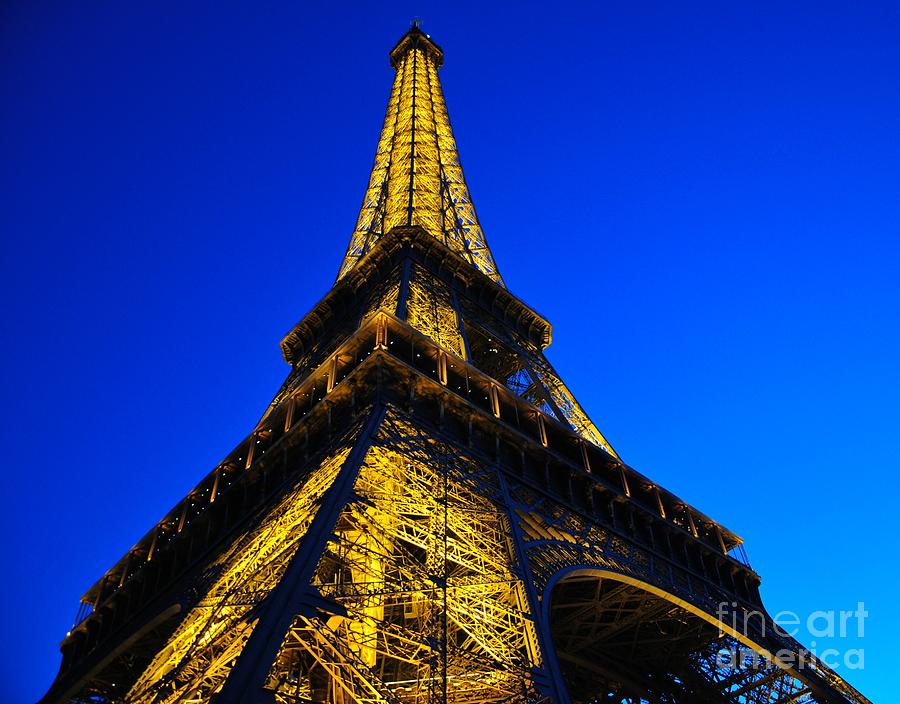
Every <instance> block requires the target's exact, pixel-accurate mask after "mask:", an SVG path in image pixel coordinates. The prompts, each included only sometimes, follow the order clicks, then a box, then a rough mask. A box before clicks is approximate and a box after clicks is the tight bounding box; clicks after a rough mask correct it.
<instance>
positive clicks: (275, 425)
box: [43, 27, 867, 704]
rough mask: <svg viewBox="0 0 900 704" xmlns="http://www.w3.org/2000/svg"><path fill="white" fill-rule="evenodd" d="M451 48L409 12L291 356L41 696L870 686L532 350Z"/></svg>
mask: <svg viewBox="0 0 900 704" xmlns="http://www.w3.org/2000/svg"><path fill="white" fill-rule="evenodd" d="M442 61H443V53H442V52H441V50H440V49H439V48H438V47H437V45H435V44H434V43H433V42H432V41H431V40H430V39H429V38H428V37H426V36H425V35H424V34H422V32H421V31H420V30H419V29H418V28H417V27H413V29H411V30H410V31H409V32H408V33H407V34H406V35H405V36H404V37H403V39H402V40H401V41H400V43H399V44H398V45H397V46H396V47H395V48H394V50H393V51H392V52H391V63H392V65H393V66H394V68H395V70H396V77H395V80H394V85H393V88H392V91H391V97H390V101H389V105H388V111H387V116H386V118H385V124H384V128H383V130H382V134H381V139H380V140H379V145H378V150H377V153H376V158H375V165H374V168H373V171H372V176H371V179H370V181H369V187H368V189H367V192H366V198H365V201H364V203H363V207H362V210H361V213H360V216H359V220H358V222H357V226H356V229H355V231H354V233H353V236H352V238H351V243H350V247H349V249H348V251H347V255H346V257H345V259H344V261H343V264H342V266H341V269H340V273H339V276H338V280H337V282H336V283H335V285H334V287H333V288H332V290H331V291H330V292H329V293H328V294H327V295H326V296H325V298H323V299H322V300H321V301H320V302H319V303H318V304H317V305H316V306H315V308H314V309H313V310H312V311H311V312H310V313H309V314H307V315H306V316H305V317H304V318H303V319H302V320H301V321H300V322H299V323H298V324H297V325H296V326H295V327H294V328H293V329H292V330H291V332H290V333H289V334H288V335H287V336H286V337H285V338H284V340H283V341H282V343H281V347H282V352H283V354H284V358H285V360H286V361H287V362H288V363H289V364H290V365H291V367H292V369H291V372H290V373H289V375H288V377H287V380H286V381H285V383H284V385H283V386H282V388H281V389H280V390H279V392H278V393H277V395H276V396H275V399H274V400H273V402H272V404H271V405H270V406H269V408H268V410H267V411H266V413H265V414H264V416H263V418H262V419H261V420H260V421H259V423H258V424H257V426H256V427H255V428H254V429H253V431H252V432H251V433H250V434H249V435H248V436H247V437H246V438H245V439H244V440H243V441H241V442H240V443H239V444H238V446H237V447H236V448H235V449H234V450H233V451H232V452H231V453H229V455H228V456H227V457H226V458H225V459H224V460H223V461H222V462H221V463H220V464H219V465H218V466H216V467H215V468H214V469H213V471H212V472H210V473H209V474H208V475H207V476H206V477H205V478H204V479H203V480H202V481H201V482H200V483H199V484H198V485H197V486H196V487H195V489H194V490H193V491H191V492H190V493H189V494H188V496H186V497H185V498H184V499H183V500H182V501H180V502H179V503H178V504H177V505H176V506H175V507H174V508H173V509H172V510H171V511H170V512H169V513H168V514H167V515H166V516H165V517H164V518H163V519H162V520H161V521H160V522H159V523H158V524H157V525H156V526H154V527H153V528H152V529H151V530H150V531H149V532H148V533H147V534H146V535H145V536H144V537H143V538H142V539H141V540H140V541H138V543H137V544H136V545H135V546H134V548H132V549H131V550H130V551H129V552H128V553H127V554H126V555H125V556H123V557H122V559H120V560H119V561H118V562H117V563H116V564H115V565H114V566H113V567H112V568H111V569H110V570H108V571H107V573H106V574H105V575H103V577H102V578H101V579H100V580H99V581H98V582H97V583H96V584H95V585H94V586H93V587H92V588H91V589H89V590H88V592H87V593H86V594H85V595H84V597H83V598H82V608H81V610H80V612H79V615H78V619H77V623H76V625H75V627H74V628H73V629H72V631H71V632H70V633H69V634H68V635H67V637H66V639H65V640H64V641H63V644H62V652H63V662H62V666H61V669H60V673H59V675H58V676H57V679H56V681H55V682H54V683H53V685H52V687H51V688H50V691H49V692H48V693H47V695H46V696H45V698H44V700H43V701H45V702H98V703H102V702H127V703H128V704H175V703H187V702H217V703H219V704H224V703H231V702H269V703H274V702H277V703H278V704H300V703H301V702H322V703H328V704H370V703H373V702H386V703H392V704H425V703H426V702H428V703H431V702H454V703H459V704H465V703H471V704H476V703H483V702H497V703H500V702H504V703H512V702H531V703H535V704H537V703H538V702H584V703H588V702H590V703H594V702H654V703H658V704H664V703H670V702H671V703H676V702H710V703H712V702H729V703H734V704H736V703H755V704H763V703H766V704H776V703H778V704H787V703H788V702H819V703H827V704H837V703H842V704H847V703H848V702H855V703H863V702H866V701H867V700H866V699H865V698H864V697H862V696H861V695H860V694H859V693H858V692H856V691H855V690H854V689H853V688H852V687H850V686H849V685H848V684H846V683H845V682H844V681H843V680H842V679H841V678H840V677H838V676H837V675H836V674H835V673H834V672H832V671H831V670H829V669H828V668H827V667H826V666H825V665H824V664H822V663H821V662H819V661H817V660H816V659H815V657H813V656H812V654H810V653H808V652H806V651H805V650H804V649H803V648H802V646H800V644H798V643H797V642H796V641H794V640H792V639H791V638H789V637H786V636H785V635H783V634H782V633H781V632H780V631H778V630H777V629H776V628H775V627H774V624H773V622H772V619H771V618H770V617H769V615H768V614H767V613H766V611H765V609H764V607H763V605H762V603H761V601H760V596H759V590H758V586H759V577H758V575H757V574H756V573H755V572H754V571H753V570H752V569H751V568H750V566H749V565H748V564H747V562H746V560H745V559H744V558H743V552H742V547H741V540H740V538H739V537H738V536H737V535H735V534H734V533H732V532H731V531H729V530H728V529H726V528H725V527H724V526H722V525H720V524H719V523H717V522H716V521H714V520H712V519H710V518H709V517H707V516H705V515H704V514H702V513H701V512H699V511H698V510H696V509H695V508H693V507H692V506H690V505H688V504H687V503H686V502H684V501H682V500H680V499H679V498H678V497H677V496H675V495H674V494H672V493H670V492H669V491H667V490H665V489H664V488H662V487H661V486H659V485H658V484H656V483H655V482H653V481H652V480H650V479H649V478H647V477H646V476H644V475H642V474H640V473H639V472H637V471H636V470H634V469H633V468H631V467H629V466H628V465H626V464H625V463H623V462H622V460H621V459H620V458H619V457H618V455H617V454H616V453H615V451H614V450H613V449H612V447H611V446H610V445H609V443H608V442H607V441H606V440H605V438H604V437H603V436H602V435H601V434H600V432H599V431H598V430H597V427H596V426H595V425H594V423H593V422H592V421H591V420H590V418H589V417H588V416H587V414H586V413H585V412H584V410H583V408H582V407H581V406H580V405H579V404H578V402H577V401H576V400H575V397H574V396H573V395H572V393H571V392H570V391H569V390H568V388H567V387H566V386H565V384H564V383H563V382H562V380H561V379H560V378H559V375H558V374H557V373H556V371H555V370H554V369H553V366H552V365H551V364H550V363H549V361H548V360H547V359H546V357H545V356H544V349H545V348H546V347H547V345H548V344H549V343H550V338H551V328H550V325H549V323H547V321H546V320H544V319H543V318H542V317H541V316H540V315H538V314H537V313H535V312H534V311H533V310H532V309H530V308H529V307H528V306H526V305H525V304H523V303H522V302H521V301H520V300H519V299H517V298H516V297H515V296H513V295H512V294H510V293H509V292H508V291H507V290H506V288H505V287H504V286H503V285H502V281H501V280H500V276H499V274H498V273H497V268H496V265H495V264H494V259H493V257H492V255H491V253H490V250H489V249H488V247H487V243H486V241H485V238H484V234H483V232H482V230H481V227H480V225H479V224H478V218H477V217H476V215H475V211H474V209H473V207H472V202H471V198H470V197H469V193H468V189H467V187H466V184H465V179H464V178H463V175H462V171H461V169H460V166H459V157H458V153H457V149H456V144H455V142H454V139H453V135H452V132H451V131H450V124H449V120H448V118H447V111H446V107H445V105H444V99H443V94H442V92H441V88H440V84H439V82H438V79H437V72H438V69H439V68H440V66H441V63H442ZM723 605H725V606H726V609H725V611H723V610H722V606H723ZM728 654H740V656H739V657H726V656H727V655H728ZM788 656H790V657H788Z"/></svg>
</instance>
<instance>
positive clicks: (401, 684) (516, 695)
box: [266, 416, 542, 704]
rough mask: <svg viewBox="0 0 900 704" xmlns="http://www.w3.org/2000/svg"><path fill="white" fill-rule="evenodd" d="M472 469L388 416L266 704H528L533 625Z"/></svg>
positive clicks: (502, 522)
mask: <svg viewBox="0 0 900 704" xmlns="http://www.w3.org/2000/svg"><path fill="white" fill-rule="evenodd" d="M484 481H487V479H486V478H485V476H484V475H483V472H482V471H481V470H480V468H479V467H478V466H477V465H475V464H474V463H473V462H472V461H471V460H468V459H466V458H464V457H462V456H461V455H460V454H459V453H458V452H457V451H455V450H454V449H453V448H451V447H450V446H447V445H445V444H444V443H441V442H439V441H437V440H436V439H434V438H433V437H432V436H431V435H430V434H427V433H423V432H422V431H421V430H420V429H418V428H416V427H415V426H414V425H412V424H411V423H409V422H408V421H405V420H403V419H401V418H399V417H397V416H389V417H388V418H387V420H386V421H385V424H384V426H383V428H382V431H381V432H380V433H379V435H378V439H377V440H376V442H375V444H374V445H373V447H372V448H371V449H370V450H369V452H368V453H367V454H366V457H365V460H364V462H363V465H362V468H361V469H360V473H359V477H358V479H357V482H356V484H355V486H354V488H353V496H352V498H351V500H350V501H349V502H348V503H347V505H346V506H345V507H344V510H343V511H342V512H341V515H340V518H339V520H338V523H337V526H336V527H335V531H334V539H333V540H332V541H331V542H330V544H329V546H328V549H327V551H326V553H325V554H324V555H323V557H322V559H321V560H320V562H319V566H318V568H317V570H316V575H315V578H314V581H313V583H314V586H315V589H316V590H317V592H318V593H319V595H321V597H322V598H323V599H324V600H325V602H326V603H329V604H331V606H330V607H327V606H326V607H321V608H320V609H319V611H318V613H316V614H315V615H298V617H297V618H296V619H295V621H294V623H293V625H292V627H291V629H290V632H289V633H288V635H287V637H286V638H285V640H284V642H283V644H282V647H281V649H280V651H279V654H278V657H277V659H276V662H275V664H274V666H273V668H272V670H271V671H270V673H269V676H268V679H267V683H266V687H267V688H268V689H269V690H270V691H272V692H273V693H275V695H276V701H279V702H284V703H285V704H286V703H288V702H300V701H307V700H312V701H323V702H324V701H327V702H341V703H349V702H358V703H362V702H373V701H378V702H416V703H418V702H423V703H424V702H439V701H440V702H471V703H472V704H474V703H476V702H537V701H540V700H541V699H542V695H540V694H539V693H538V692H537V691H536V689H535V688H534V686H533V684H531V682H532V679H533V669H534V668H535V667H539V666H540V664H541V655H540V650H539V648H538V646H537V640H536V635H535V632H534V627H533V619H532V616H531V614H530V612H529V607H528V603H527V599H526V598H525V592H524V584H523V582H522V579H521V578H520V576H519V573H518V568H517V567H516V564H515V560H514V557H513V555H512V553H511V550H510V545H509V540H508V536H509V528H508V523H507V517H506V514H505V512H504V511H503V509H502V507H499V506H497V505H495V504H494V503H493V502H491V501H490V500H489V499H487V498H486V497H485V493H486V492H485V491H484V490H483V489H482V488H481V486H480V485H481V483H483V482H484Z"/></svg>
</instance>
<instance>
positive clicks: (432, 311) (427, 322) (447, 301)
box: [406, 267, 466, 359]
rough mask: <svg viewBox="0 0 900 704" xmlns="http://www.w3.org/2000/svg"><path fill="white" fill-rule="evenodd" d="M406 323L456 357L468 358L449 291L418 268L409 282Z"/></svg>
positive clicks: (437, 280) (445, 285)
mask: <svg viewBox="0 0 900 704" xmlns="http://www.w3.org/2000/svg"><path fill="white" fill-rule="evenodd" d="M406 320H407V322H408V323H409V324H410V325H412V326H413V327H414V328H416V329H417V330H418V331H419V332H421V333H422V334H423V335H427V336H428V337H430V338H431V339H432V340H434V341H435V342H436V343H438V344H439V345H440V346H441V347H443V348H444V349H446V350H448V351H449V352H452V353H453V354H455V355H456V356H457V357H460V358H462V359H466V351H465V345H464V344H463V339H462V336H461V335H460V333H459V319H458V317H457V314H456V309H455V308H454V307H453V302H452V299H451V294H450V288H449V286H447V284H445V283H444V282H443V281H441V280H440V279H438V278H437V277H434V276H429V275H428V274H426V273H425V272H423V271H422V270H421V269H420V268H419V267H416V268H415V272H414V276H413V277H412V279H411V280H410V282H409V298H408V300H407V302H406Z"/></svg>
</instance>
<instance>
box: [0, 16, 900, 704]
mask: <svg viewBox="0 0 900 704" xmlns="http://www.w3.org/2000/svg"><path fill="white" fill-rule="evenodd" d="M786 5H790V6H791V8H790V9H788V8H786V7H785V6H786ZM326 7H327V5H326V3H316V6H315V7H304V6H303V5H301V4H300V3H281V4H275V3H258V2H254V3H250V2H247V3H243V4H237V3H218V2H217V3H212V2H191V3H174V2H173V3H166V2H154V3H120V2H93V3H75V2H69V3H65V2H46V3H44V2H25V1H24V0H23V1H18V2H16V1H12V0H10V1H8V2H6V3H4V6H3V9H2V10H0V149H2V151H0V154H2V160H0V163H2V166H0V179H2V184H0V187H2V191H0V193H2V207H0V232H2V235H3V246H2V265H0V266H2V273H0V286H2V289H3V290H2V298H3V302H4V306H3V316H4V321H3V330H4V338H5V341H4V344H3V346H2V355H3V370H4V382H3V385H2V393H3V413H4V418H3V423H2V433H3V436H2V448H3V457H4V477H3V480H4V482H5V484H4V486H5V488H4V491H3V494H4V496H5V498H6V507H5V509H4V511H3V518H4V520H3V545H2V555H3V580H2V586H0V596H2V603H3V604H4V611H5V613H4V619H5V621H6V623H5V627H4V633H5V637H4V638H2V639H0V699H3V700H4V701H10V702H29V701H33V700H35V699H36V698H37V697H38V696H39V695H41V694H42V693H43V692H44V691H45V689H46V688H47V687H48V686H49V684H50V682H51V680H52V679H53V676H54V675H55V672H56V669H57V667H58V662H59V655H58V650H57V645H58V642H59V641H60V639H61V638H62V637H63V635H64V634H65V632H66V630H67V629H68V627H69V626H70V624H71V621H72V618H73V616H74V614H75V609H76V606H77V601H78V597H79V596H80V595H81V593H82V592H83V591H84V590H85V589H86V588H87V587H88V586H89V585H90V584H91V583H92V582H93V581H94V580H95V579H96V578H98V577H99V576H100V575H101V574H102V573H103V571H104V570H105V569H106V568H107V567H109V566H110V565H111V564H112V563H113V562H114V561H115V560H116V559H117V558H118V557H119V556H120V555H121V554H122V553H123V552H124V551H125V550H126V549H127V548H129V547H130V546H131V545H132V544H133V543H134V542H135V541H136V540H137V539H138V538H139V537H140V536H141V535H143V533H144V532H145V531H146V530H147V529H148V528H149V527H150V526H151V525H152V524H153V523H154V522H155V521H156V520H157V519H158V518H160V517H161V516H162V515H163V514H164V513H165V512H166V511H167V510H168V509H169V508H170V507H171V506H172V505H173V504H174V503H175V502H176V501H177V500H178V499H179V498H180V497H181V496H182V495H183V494H184V493H185V492H186V491H187V490H188V489H190V488H191V487H192V486H193V485H194V484H195V483H196V481H197V480H198V479H199V478H200V477H201V476H203V475H204V474H205V473H206V472H207V471H209V470H210V469H212V467H213V466H214V465H215V464H216V462H217V461H218V460H219V459H220V458H221V457H222V456H223V455H225V453H226V452H227V451H228V450H229V449H230V448H231V447H232V446H233V445H234V444H235V443H236V442H237V441H238V440H239V439H240V438H242V437H243V436H244V434H245V433H247V432H248V431H249V430H250V429H251V428H252V426H253V424H254V423H255V422H256V420H257V419H258V417H259V414H260V413H261V412H262V410H263V409H264V408H265V406H266V405H267V403H268V401H269V400H270V398H271V397H272V395H273V394H274V392H275V390H276V388H277V387H278V385H279V383H280V382H281V381H282V379H283V377H284V375H285V374H286V372H287V367H286V365H285V364H284V363H283V362H282V360H281V358H280V355H279V349H278V341H279V340H280V338H281V336H282V335H283V334H284V333H285V332H286V331H287V330H288V329H289V328H290V327H291V325H292V324H293V323H294V322H295V321H296V320H298V319H299V318H300V317H301V316H302V315H303V314H304V313H305V312H306V311H307V310H308V309H309V308H310V307H311V306H312V305H313V304H314V303H315V302H316V301H317V300H318V299H319V298H320V297H321V296H322V295H324V293H325V292H326V291H327V290H328V288H329V286H330V285H331V283H332V281H333V278H334V276H335V274H336V272H337V267H338V263H339V261H340V258H341V256H342V254H343V252H344V248H345V247H346V244H347V239H348V237H349V234H350V232H351V230H352V227H353V224H354V221H355V218H356V214H357V209H358V207H359V204H360V202H361V199H362V195H363V190H364V188H365V184H366V179H367V177H368V172H369V167H370V164H371V160H372V155H373V153H374V149H375V142H376V139H377V136H378V131H379V129H380V127H381V119H382V116H383V112H384V106H385V102H386V100H387V96H388V90H389V87H390V81H391V70H390V68H389V66H388V61H387V52H388V50H389V49H390V47H391V46H392V45H393V43H394V42H395V41H396V40H397V39H398V38H399V37H400V35H401V34H402V33H403V32H404V31H405V30H406V28H407V27H408V24H409V20H410V18H412V17H414V16H416V15H418V16H420V17H422V18H423V20H424V23H425V24H424V28H425V30H426V31H428V32H430V33H431V34H432V36H433V37H434V38H435V39H436V40H437V41H438V42H439V43H440V44H441V45H442V46H443V47H444V49H445V52H446V57H447V59H446V66H445V68H444V69H443V71H442V80H443V84H444V89H445V92H446V95H447V100H448V104H449V108H450V115H451V118H452V120H453V124H454V128H455V131H456V136H457V139H458V141H459V145H460V150H461V154H462V159H463V164H464V167H465V169H466V175H467V177H468V181H469V184H470V187H471V190H472V194H473V197H474V200H475V205H476V207H477V209H478V213H479V215H480V217H481V220H482V223H483V225H484V228H485V231H486V233H487V236H488V240H489V242H490V244H491V247H492V249H493V252H494V255H495V257H496V259H497V262H498V264H499V266H500V270H501V272H502V273H503V275H504V277H505V279H506V282H507V284H508V285H509V287H510V289H511V290H512V291H513V292H514V293H516V294H518V295H520V296H521V297H522V298H523V299H524V300H525V301H526V302H528V303H529V304H531V305H532V306H534V307H535V308H536V309H537V310H538V311H540V312H541V313H542V314H543V315H544V316H546V317H547V318H548V319H549V320H550V321H551V322H553V323H554V324H555V340H556V341H555V343H554V344H553V346H552V347H551V348H550V350H549V357H550V359H551V360H552V361H553V363H554V364H555V365H556V366H557V368H558V369H559V371H560V372H561V374H562V375H563V378H565V379H566V380H567V381H568V382H569V384H570V386H571V387H572V388H573V389H574V390H575V393H576V395H577V396H578V397H579V398H580V400H581V401H582V403H583V404H584V406H585V407H586V408H587V409H588V411H589V412H590V413H591V414H592V416H593V417H594V419H595V420H596V422H597V424H598V425H599V426H600V428H601V429H602V430H603V431H604V432H605V433H606V435H607V437H608V438H609V439H610V440H611V441H612V443H613V445H614V446H615V447H616V448H617V449H618V450H619V452H620V453H621V455H622V456H623V457H624V459H625V460H626V461H627V462H629V463H630V464H632V465H634V466H635V467H637V468H638V469H640V470H641V471H643V472H644V473H645V474H648V475H649V476H651V477H653V478H654V479H656V480H658V481H659V482H661V483H662V484H663V485H664V486H666V487H668V488H669V489H671V490H673V491H674V492H675V493H677V494H679V495H680V496H682V497H683V498H685V499H687V500H689V501H691V502H692V503H693V504H694V505H696V506H697V507H698V508H700V509H701V510H704V511H706V512H707V513H709V514H710V515H712V516H713V517H715V518H717V519H718V520H720V521H722V522H723V523H725V524H726V525H727V526H729V527H730V528H731V529H732V530H734V531H736V532H737V533H739V534H740V535H742V536H744V538H745V539H746V541H747V550H748V553H749V555H750V558H751V561H752V563H753V566H754V567H755V568H756V569H757V570H758V571H759V572H760V573H761V574H762V576H763V586H762V591H763V596H764V598H765V600H766V602H767V604H768V607H769V609H770V611H771V612H772V613H776V612H778V611H781V610H784V609H791V610H794V611H796V612H798V614H799V615H800V616H801V618H803V619H806V617H807V616H808V615H809V614H810V613H812V612H813V611H815V610H820V609H823V610H828V609H835V610H838V609H853V608H855V607H856V604H857V602H858V601H863V602H865V606H866V609H867V610H868V612H869V614H870V616H869V617H868V619H867V620H866V621H865V635H864V637H863V638H862V639H857V638H848V639H844V640H840V639H835V640H829V639H828V638H827V637H818V638H815V637H812V635H811V634H810V633H801V635H800V637H801V639H802V640H804V642H806V643H807V644H809V645H811V641H813V640H815V641H816V644H815V647H816V649H817V650H818V651H820V652H821V651H822V650H823V649H824V648H826V647H829V646H834V647H836V648H839V649H840V651H841V655H839V656H837V657H831V658H830V660H831V661H832V662H835V663H836V664H837V665H838V672H841V673H842V674H844V675H846V676H847V678H848V679H849V681H850V682H851V683H853V684H855V685H856V686H858V687H859V688H860V689H861V690H862V691H863V693H864V694H867V695H868V696H869V697H870V698H871V699H873V700H874V701H876V702H878V701H887V700H889V699H891V694H892V692H893V687H892V686H891V682H892V680H894V678H895V676H896V673H895V671H894V670H895V669H896V668H895V666H892V665H890V664H889V663H890V662H891V661H892V657H893V656H892V652H893V650H894V649H895V648H896V643H897V638H896V633H897V630H898V628H900V623H898V618H897V608H896V594H897V587H896V581H897V579H898V576H900V575H898V560H897V545H896V542H895V539H891V538H890V535H891V534H896V529H895V516H896V513H897V508H896V507H897V501H898V494H897V492H898V480H897V471H898V464H900V462H898V450H897V447H898V423H900V414H898V409H897V405H898V397H900V372H898V358H900V326H898V310H900V286H898V264H900V245H898V231H900V198H898V196H900V131H898V125H900V80H898V76H900V41H898V37H900V5H898V4H897V3H895V2H885V3H881V4H880V3H877V2H871V3H846V2H841V3H837V2H834V3H822V2H815V3H813V2H808V3H774V2H773V3H763V4H762V5H760V4H759V3H751V2H727V3H721V2H711V3H708V4H695V3H694V4H692V3H671V2H666V3H663V2H660V3H658V4H654V3H645V2H637V3H616V4H612V3H602V4H601V3H593V4H585V5H581V6H578V5H565V4H559V3H556V4H554V5H553V6H552V7H553V11H552V12H548V6H547V4H546V3H534V4H529V3H522V2H517V3H514V4H509V5H506V6H503V7H500V6H486V5H485V4H484V3H473V4H472V5H467V4H465V3H460V2H454V3H440V4H438V3H435V4H432V3H429V2H415V3H412V2H398V3H389V4H383V3H382V4H377V5H376V4H371V5H354V4H352V3H343V4H341V6H340V7H339V9H326ZM818 625H819V626H820V627H822V623H821V622H819V624H818ZM854 634H855V628H854ZM860 647H862V648H864V650H865V654H864V658H865V659H864V665H865V667H864V669H862V670H848V669H847V667H846V666H845V664H844V662H843V660H842V658H843V657H844V656H843V653H845V651H846V650H847V649H848V648H860Z"/></svg>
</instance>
